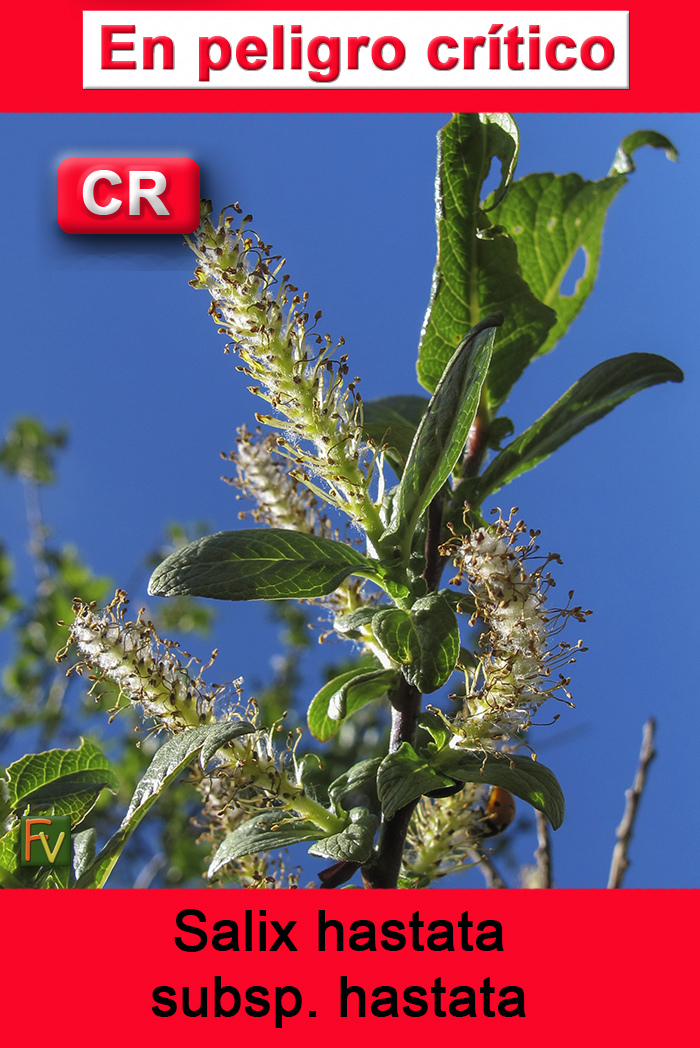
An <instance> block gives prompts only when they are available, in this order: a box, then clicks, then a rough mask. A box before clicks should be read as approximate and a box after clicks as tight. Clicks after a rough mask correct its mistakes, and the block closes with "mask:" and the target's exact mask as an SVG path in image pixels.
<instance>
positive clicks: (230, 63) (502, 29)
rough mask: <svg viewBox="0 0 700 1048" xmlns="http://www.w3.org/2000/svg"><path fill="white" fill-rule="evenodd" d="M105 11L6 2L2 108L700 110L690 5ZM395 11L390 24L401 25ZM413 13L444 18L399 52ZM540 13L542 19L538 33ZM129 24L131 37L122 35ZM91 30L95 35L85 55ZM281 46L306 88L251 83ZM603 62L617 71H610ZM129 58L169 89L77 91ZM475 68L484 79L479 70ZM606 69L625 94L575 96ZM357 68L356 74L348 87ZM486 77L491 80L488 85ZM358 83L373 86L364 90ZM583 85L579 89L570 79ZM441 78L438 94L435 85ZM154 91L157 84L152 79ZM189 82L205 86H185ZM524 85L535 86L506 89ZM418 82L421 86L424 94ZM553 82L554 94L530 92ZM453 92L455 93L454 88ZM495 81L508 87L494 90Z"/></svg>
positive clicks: (179, 2)
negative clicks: (185, 16) (184, 15)
mask: <svg viewBox="0 0 700 1048" xmlns="http://www.w3.org/2000/svg"><path fill="white" fill-rule="evenodd" d="M107 6H109V5H104V4H95V3H91V4H85V3H81V2H79V0H65V2H64V3H62V4H60V5H57V4H50V3H48V2H46V0H41V2H37V3H35V4H32V5H31V7H26V6H22V5H16V6H14V7H12V8H11V9H10V10H8V11H7V12H6V13H5V14H4V16H3V21H4V29H5V40H6V41H9V42H11V45H12V46H9V45H8V46H6V48H5V52H4V54H3V69H2V72H1V73H0V76H1V77H2V82H3V101H2V108H3V109H4V110H5V111H22V112H27V111H35V112H41V111H46V110H50V111H52V112H188V111H194V112H197V111H202V112H218V111H223V112H230V111H236V112H245V111H249V112H261V111H270V110H275V111H277V112H293V111H299V110H303V111H317V112H350V111H351V112H358V111H362V112H430V111H433V112H446V111H449V110H453V111H465V112H466V111H497V110H517V111H518V112H623V111H627V112H641V111H647V112H651V111H656V112H663V111H675V112H681V111H683V112H691V111H697V110H699V109H700V87H699V86H698V78H697V75H696V68H695V64H696V63H695V61H694V59H693V53H694V52H693V44H692V42H693V41H694V40H695V39H696V38H697V36H698V28H699V21H700V17H699V15H698V8H697V6H696V5H691V4H684V5H683V6H682V9H681V7H680V6H679V5H677V6H676V7H674V8H671V9H670V10H668V9H663V10H661V9H659V7H658V5H656V4H651V3H650V2H649V0H630V3H628V4H627V5H624V7H621V8H620V10H619V11H618V10H617V9H616V10H615V11H610V10H606V8H605V7H604V6H603V5H599V4H596V5H590V4H581V3H577V4H575V5H571V4H566V5H565V4H562V3H558V2H556V0H548V2H545V3H544V4H541V5H538V6H537V7H532V6H530V7H527V8H523V9H521V10H520V11H519V10H518V9H517V8H514V7H513V5H512V4H508V5H506V8H504V9H502V10H501V11H500V13H499V9H496V8H489V9H488V10H484V5H483V4H479V3H477V4H470V5H458V4H456V3H455V2H454V0H446V2H445V3H441V4H440V5H439V8H440V12H435V11H431V9H428V10H426V5H425V3H423V2H422V0H413V2H412V3H407V4H401V5H400V6H399V5H398V4H396V3H395V2H386V3H382V4H381V5H379V7H378V8H377V9H375V10H369V9H367V8H366V7H364V8H360V7H355V6H352V5H351V6H350V7H348V6H346V5H343V6H342V7H340V6H338V5H335V6H334V7H330V8H329V5H328V4H325V3H319V2H306V3H304V4H303V5H300V6H298V7H297V8H293V7H290V6H289V5H288V4H285V5H282V8H281V10H280V6H279V5H277V4H274V5H270V4H268V5H255V4H250V3H242V4H241V3H239V4H237V5H233V4H231V3H222V2H221V0H212V2H207V3H206V4H197V5H195V4H193V3H192V0H189V2H188V0H153V2H150V3H142V4H137V5H129V6H128V8H127V7H124V6H123V5H122V10H123V11H124V12H125V15H128V16H129V18H132V17H133V19H134V21H133V22H131V21H127V20H126V17H124V18H123V17H122V15H121V14H120V13H119V10H117V11H116V12H115V9H114V8H113V7H112V8H110V9H109V10H104V9H105V7H107ZM273 7H274V8H275V11H274V15H273V17H271V20H270V22H271V24H270V26H269V27H268V29H269V34H265V33H263V35H262V36H259V35H257V34H256V33H254V34H253V35H251V34H250V33H249V32H248V27H247V24H246V20H245V18H243V17H241V18H237V17H236V18H234V19H233V21H234V24H235V26H236V27H237V32H236V37H235V39H231V38H230V37H229V36H226V35H223V34H222V33H217V32H214V33H213V35H212V33H211V32H210V29H209V28H208V27H209V25H210V23H211V19H210V18H209V19H208V20H207V19H205V16H209V14H210V13H212V12H213V13H217V12H219V13H220V14H221V16H222V17H223V15H224V14H226V13H227V14H228V15H230V16H233V15H237V14H238V13H240V14H241V16H242V15H243V14H247V15H250V16H254V15H258V14H264V13H265V12H266V11H270V12H272V8H273ZM202 8H204V10H201V9H202ZM142 10H143V12H150V13H154V12H156V13H157V12H162V13H163V19H164V21H163V23H162V25H163V33H162V34H159V35H153V34H152V33H151V31H150V29H149V30H148V32H149V33H150V35H145V34H141V35H139V32H138V28H139V27H138V25H137V23H138V21H139V18H138V17H137V15H138V12H140V11H142ZM471 11H473V12H478V13H479V16H480V17H479V18H478V19H476V18H475V19H474V20H473V23H474V24H473V25H472V20H470V19H468V17H467V16H468V15H469V12H471ZM84 12H85V20H84V19H83V13H84ZM90 12H102V13H103V15H104V17H102V15H100V16H99V17H97V18H95V17H94V16H91V15H90ZM178 12H190V13H191V15H192V17H193V19H194V22H193V23H192V25H193V33H194V37H193V39H192V41H191V44H192V47H193V48H194V49H195V50H197V49H198V55H199V71H198V72H196V71H195V72H194V73H192V74H186V71H185V70H184V68H183V70H182V72H181V73H180V67H179V63H180V62H181V58H180V55H179V54H178V53H177V52H176V51H174V48H173V36H172V34H171V35H168V33H169V32H170V29H169V27H170V24H171V23H172V20H173V19H175V20H177V17H176V16H177V13H178ZM300 12H301V13H302V14H303V13H306V14H307V15H308V16H309V18H311V15H312V14H313V13H314V12H318V13H319V14H323V20H322V21H323V24H322V26H321V28H322V30H323V33H324V34H325V35H323V36H320V35H316V36H314V37H312V38H311V39H306V38H305V37H304V26H303V24H302V23H301V22H298V19H299V18H300V17H301V14H300ZM378 12H381V13H382V14H383V15H384V16H385V18H384V21H383V22H382V23H381V25H382V28H380V30H379V31H380V32H382V36H381V37H377V38H375V39H372V38H371V34H368V35H362V34H361V33H360V35H358V34H357V33H355V35H354V36H353V37H352V38H347V39H346V38H342V39H341V36H340V35H336V30H338V25H336V22H334V16H338V17H339V16H340V15H341V14H342V15H343V16H346V17H345V21H344V22H342V25H345V24H352V25H354V26H355V27H356V28H357V27H359V30H360V31H361V30H363V29H366V28H367V26H364V23H362V21H361V19H360V18H359V15H360V14H362V13H364V14H365V15H366V17H367V19H369V23H368V26H369V28H371V25H372V24H374V23H372V18H373V16H376V15H377V13H378ZM392 12H395V16H396V19H395V20H396V25H395V26H394V25H393V22H392V20H391V15H392ZM411 12H415V13H416V18H418V13H419V12H420V13H422V14H423V15H424V16H428V17H430V16H431V15H432V16H436V15H437V14H438V13H440V14H441V18H440V19H436V20H435V26H434V30H433V33H432V34H431V33H428V34H427V35H426V37H425V39H423V38H422V37H421V38H420V39H421V43H420V46H418V45H416V47H414V48H413V49H411V48H409V49H408V53H407V54H405V53H404V52H406V50H407V47H406V44H405V40H404V39H403V37H404V30H405V31H406V32H410V31H412V30H411V28H410V25H411V23H412V20H411V18H410V17H409V16H410V13H411ZM450 12H453V13H454V16H455V18H454V21H453V20H452V19H450V18H449V17H447V16H448V15H449V14H450ZM595 12H599V14H600V20H601V26H598V25H597V22H596V20H595V19H594V18H591V17H586V16H592V15H594V14H595ZM353 13H354V14H355V15H357V16H358V17H357V18H356V19H354V20H352V19H351V23H348V22H347V17H349V16H350V15H352V14H353ZM571 13H575V15H576V18H577V19H578V21H577V22H575V24H580V25H581V26H582V29H581V35H580V39H576V37H575V35H572V34H573V30H571V29H570V23H571V19H570V18H569V20H568V21H567V16H568V15H570V14H571ZM555 14H556V15H557V18H554V15H555ZM614 14H619V15H620V16H621V17H622V18H623V20H624V25H625V27H627V26H628V29H627V28H625V30H624V34H623V35H624V37H625V39H624V40H622V41H617V43H616V44H615V46H613V38H612V36H610V37H609V36H608V35H607V34H608V33H609V30H608V29H607V28H606V26H607V24H608V21H609V18H610V16H612V15H614ZM117 15H118V20H117V21H116V22H115V18H117ZM627 15H628V16H629V18H628V20H627ZM442 16H444V17H442ZM144 17H145V14H144ZM535 17H537V22H535V23H533V22H532V19H533V18H535ZM202 19H204V21H201V20H202ZM465 19H466V22H465ZM84 21H85V32H84ZM603 21H604V22H605V24H604V25H603V24H602V23H603ZM618 21H619V20H618ZM229 22H230V19H229ZM287 23H288V24H287ZM540 23H542V24H540ZM149 24H150V23H149ZM213 24H216V21H214V23H213ZM227 24H228V23H227ZM338 24H340V23H338ZM465 24H468V27H469V28H470V30H473V32H471V33H470V35H469V36H465V35H464V32H463V31H460V30H461V29H463V27H464V25H465ZM319 25H321V23H319ZM132 26H133V32H129V30H130V29H131V28H132ZM198 26H199V28H197V27H198ZM314 26H316V21H314ZM547 26H548V27H549V28H547ZM586 26H588V29H586V28H585V27H586ZM90 27H92V28H90ZM317 28H318V27H316V29H317ZM341 28H342V26H341ZM316 29H313V28H312V31H313V32H316ZM540 30H541V32H540ZM416 32H417V30H416ZM338 33H340V30H338ZM91 34H97V37H96V40H97V41H98V42H97V43H95V46H94V47H93V45H92V43H91V41H92V35H91ZM197 34H198V36H197ZM283 34H286V36H285V40H286V43H283V40H282V35H283ZM268 37H269V39H268ZM334 39H337V40H338V45H337V47H338V49H339V50H338V55H337V62H338V69H337V70H334V69H333V58H332V57H331V56H332V54H333V48H334V46H336V45H334V44H333V43H331V44H327V43H325V41H327V40H330V41H333V40H334ZM416 39H418V38H416ZM351 40H352V41H354V43H351ZM294 41H296V42H297V43H299V45H300V48H301V50H300V51H299V52H298V56H299V57H298V65H297V66H295V65H294V63H295V52H294V50H293V48H294V46H295V44H294ZM363 41H367V42H366V43H364V42H363ZM480 41H483V43H481V42H480ZM519 41H522V43H519ZM284 46H286V47H287V48H288V55H289V62H290V63H291V66H292V67H293V69H297V68H298V69H299V71H300V72H302V65H304V64H305V65H306V66H307V67H308V70H307V71H305V72H303V76H301V77H300V78H298V80H299V82H300V83H303V85H304V87H303V89H299V88H294V87H289V86H288V82H287V81H284V82H282V80H281V79H280V88H281V89H275V88H274V87H268V88H258V87H256V86H255V85H256V84H257V83H258V82H260V80H259V78H260V76H261V75H262V76H264V77H267V78H268V79H267V80H265V81H264V82H266V83H274V82H276V81H274V80H273V79H271V76H272V73H274V71H275V70H277V69H279V70H281V69H282V66H281V65H280V63H282V62H283V61H284V59H283V57H282V54H283V50H282V49H283V47H284ZM627 48H628V49H629V54H628V58H627ZM341 49H342V50H341ZM611 49H612V50H611ZM621 49H622V51H624V52H625V53H624V54H623V53H622V51H621ZM613 59H614V62H615V63H617V66H614V65H613ZM182 61H183V62H184V59H182ZM411 61H413V62H415V73H413V72H411V69H412V68H413V67H411V66H410V62H411ZM261 63H262V65H264V66H265V68H262V65H261ZM407 63H408V64H407ZM131 64H133V66H134V70H133V72H135V73H138V72H140V73H141V74H143V75H142V76H141V77H139V79H138V81H134V82H139V83H140V84H142V83H144V82H151V81H149V80H148V78H147V77H146V79H144V76H145V74H146V73H153V74H154V77H155V73H156V72H157V71H158V70H160V71H161V73H163V74H164V73H167V72H168V71H169V70H170V68H171V67H172V69H173V74H174V79H171V80H170V81H167V77H166V81H167V82H168V83H172V84H173V87H172V88H170V87H165V88H162V89H159V88H158V86H154V87H153V88H152V89H144V88H142V87H139V88H136V89H130V88H129V87H128V86H123V85H126V84H128V83H129V82H130V79H129V77H128V76H127V77H126V78H124V77H122V78H121V79H120V78H119V77H118V76H117V78H116V80H114V81H111V80H110V81H108V82H110V83H112V82H114V83H118V84H119V86H118V87H114V86H112V87H109V88H101V87H95V86H85V85H86V84H88V85H92V84H94V83H101V82H105V81H104V79H103V78H104V76H105V75H106V74H107V73H110V72H114V71H115V70H116V71H117V72H119V71H120V70H122V69H124V68H126V69H127V72H128V71H129V70H128V67H129V66H130V65H131ZM341 66H342V67H343V68H344V69H345V70H346V72H347V75H346V76H345V77H344V78H341V77H340V76H339V71H340V69H341ZM521 66H522V70H521V68H520V67H521ZM93 67H94V69H93ZM137 67H138V68H137ZM224 68H225V69H226V70H227V73H226V75H227V76H228V75H229V74H232V72H233V73H235V74H236V75H235V76H234V77H233V80H231V81H230V82H235V83H241V84H243V83H244V84H245V85H246V86H245V87H244V88H241V87H227V88H225V89H222V88H220V87H218V86H216V84H217V83H218V82H221V80H219V81H217V80H216V76H217V74H218V72H219V71H220V70H222V69H224ZM202 69H203V70H204V75H203V74H202ZM363 69H364V70H365V72H364V73H362V70H363ZM479 69H481V75H474V74H476V73H478V70H479ZM616 69H617V70H619V76H618V77H617V79H616V80H615V81H614V82H615V83H617V84H622V83H624V84H626V85H627V86H623V87H621V86H616V87H612V88H605V87H598V88H593V89H591V88H587V87H585V86H583V87H582V86H576V87H572V86H569V85H570V83H573V82H575V83H577V84H584V85H585V84H586V83H591V82H594V83H600V84H602V83H606V82H607V81H606V80H604V79H601V78H604V77H606V76H608V75H610V74H611V73H612V72H615V70H616ZM91 70H92V72H91ZM292 71H293V70H292ZM355 71H356V72H357V75H358V77H359V78H360V79H358V78H357V77H355V79H354V80H353V79H352V76H351V74H352V73H353V72H355ZM496 73H498V74H499V75H498V76H496V75H494V74H496ZM97 74H99V75H97ZM334 74H335V75H334ZM535 74H536V75H535ZM367 77H370V78H371V77H374V79H371V81H368V80H367ZM579 77H581V79H576V78H579ZM101 78H102V79H101ZM236 78H237V79H236ZM256 78H258V79H256ZM377 78H379V79H377ZM443 80H444V84H445V86H444V87H441V86H439V85H440V84H442V83H443ZM152 82H153V84H154V85H157V84H159V83H160V81H158V80H157V78H156V79H153V81H152ZM192 82H196V83H197V84H198V85H199V86H198V87H197V88H192V87H180V86H179V85H180V84H182V83H185V84H188V83H192ZM353 82H356V83H359V84H362V83H366V82H371V83H372V85H376V84H379V83H381V84H382V85H386V86H384V87H383V89H375V90H371V89H366V88H362V87H360V88H358V89H354V88H352V87H351V86H346V85H349V84H351V83H353ZM520 82H522V83H523V85H527V84H535V85H537V86H535V87H534V88H529V87H528V86H523V87H517V86H515V85H516V84H519V83H520ZM394 83H400V84H401V87H400V88H394V87H392V86H390V85H392V84H394ZM425 83H430V85H431V86H430V87H425V86H422V85H423V84H425ZM471 83H474V85H475V86H474V88H473V89H471V88H464V86H462V85H464V84H471ZM491 83H493V84H494V85H496V87H495V89H489V87H488V86H486V87H485V86H484V85H485V84H486V85H489V84H491ZM547 83H556V85H557V86H556V87H547V86H540V85H541V84H547ZM414 84H415V86H412V85H414ZM453 84H459V85H460V87H458V88H455V87H453V86H451V85H453ZM502 84H507V85H508V86H507V87H502V86H500V85H502ZM249 85H250V86H249ZM436 85H438V86H436Z"/></svg>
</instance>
